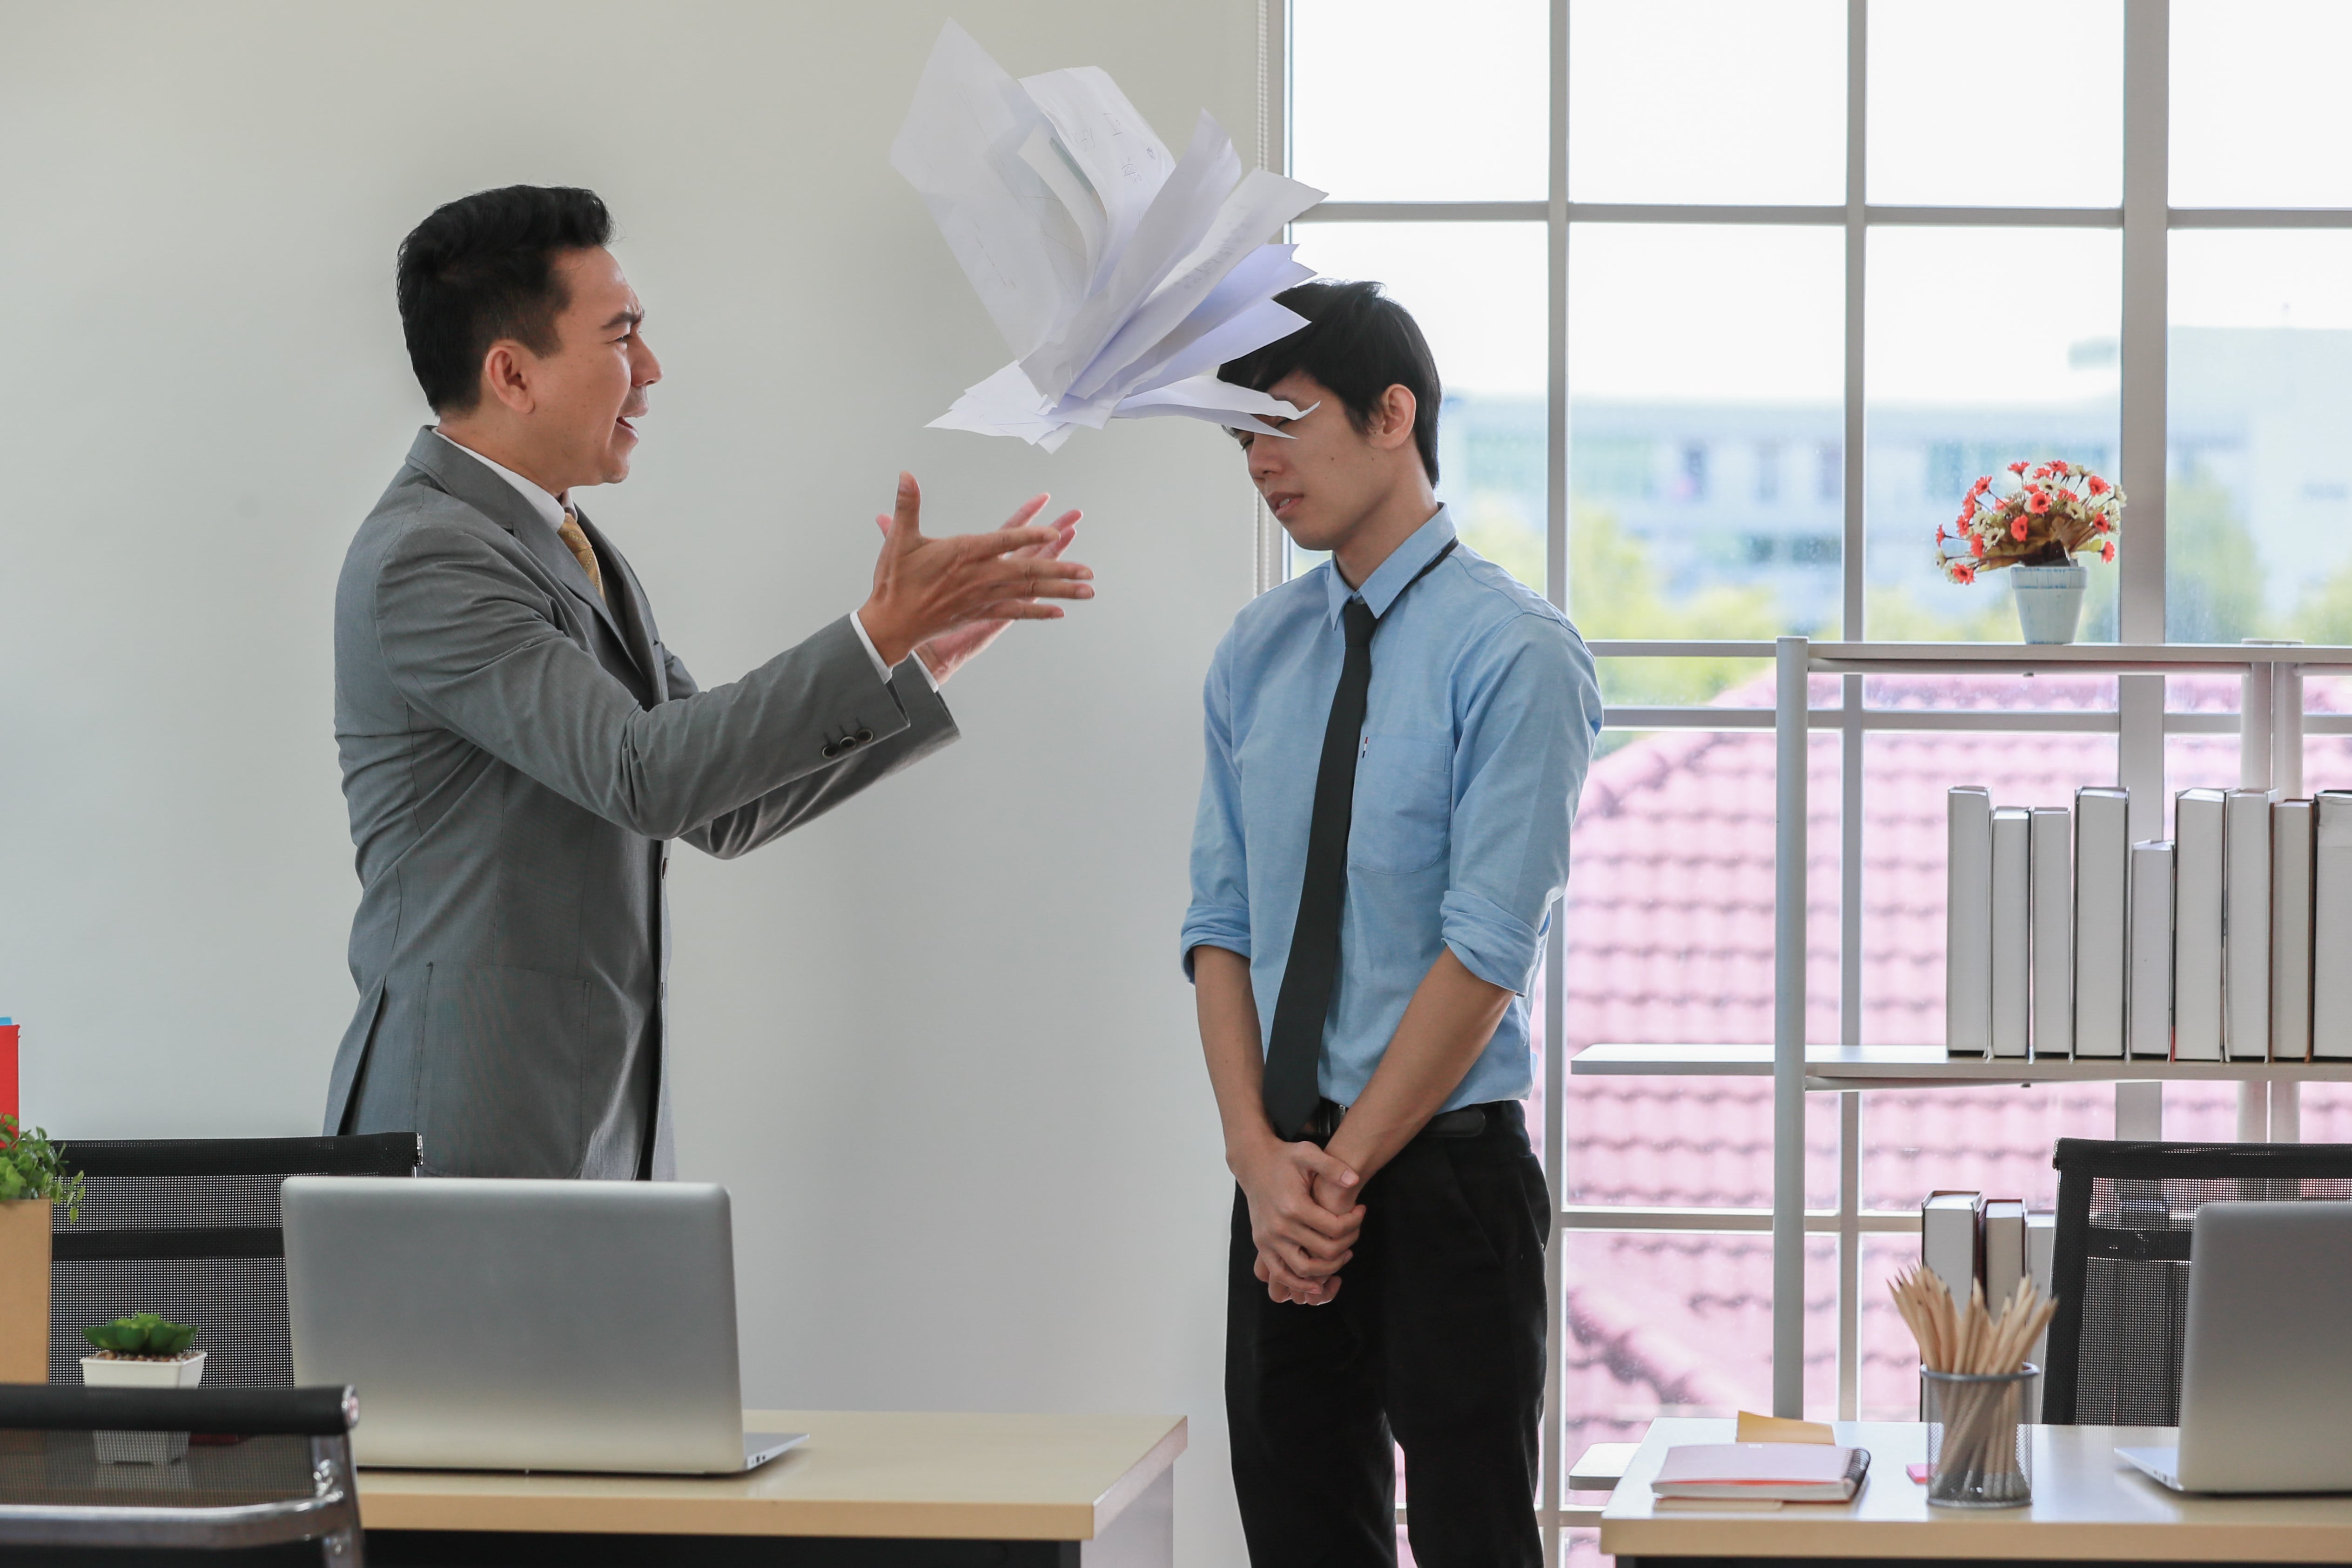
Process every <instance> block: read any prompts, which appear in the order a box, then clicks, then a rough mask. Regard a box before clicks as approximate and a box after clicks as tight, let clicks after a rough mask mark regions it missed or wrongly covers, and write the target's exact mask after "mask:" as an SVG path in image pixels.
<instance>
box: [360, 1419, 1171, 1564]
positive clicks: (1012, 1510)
mask: <svg viewBox="0 0 2352 1568" xmlns="http://www.w3.org/2000/svg"><path fill="white" fill-rule="evenodd" d="M743 1423H744V1428H745V1430H747V1431H755V1432H806V1433H807V1434H809V1438H808V1441H807V1442H805V1443H803V1444H802V1445H801V1446H800V1447H797V1448H794V1449H793V1450H792V1451H791V1452H790V1453H787V1454H785V1455H784V1456H783V1457H782V1458H778V1459H775V1460H772V1461H771V1462H770V1463H768V1464H766V1465H763V1466H761V1468H759V1469H757V1470H753V1471H751V1473H750V1474H748V1475H743V1476H722V1477H687V1476H578V1475H509V1474H489V1473H484V1472H479V1471H449V1470H377V1469H363V1470H362V1471H361V1472H360V1519H361V1521H362V1523H363V1524H364V1525H365V1526H366V1527H367V1553H368V1562H369V1563H370V1564H371V1565H372V1568H401V1565H403V1564H407V1563H436V1564H449V1565H452V1568H471V1565H476V1564H479V1565H483V1568H488V1565H489V1564H497V1565H498V1568H529V1565H532V1564H539V1563H547V1564H555V1563H562V1564H565V1565H567V1568H569V1565H571V1564H581V1565H583V1568H585V1565H590V1564H598V1563H629V1564H632V1565H645V1568H669V1565H671V1564H676V1565H677V1568H686V1565H688V1564H692V1565H694V1568H703V1565H706V1564H707V1565H709V1568H736V1565H749V1564H754V1563H756V1564H761V1565H774V1568H786V1565H794V1568H797V1565H800V1564H812V1565H814V1564H823V1565H824V1568H835V1565H839V1568H869V1565H870V1568H884V1565H888V1568H901V1565H903V1568H929V1565H931V1564H948V1563H974V1562H982V1561H985V1562H992V1563H1005V1564H1008V1565H1010V1568H1080V1565H1082V1564H1083V1565H1084V1568H1166V1565H1167V1564H1169V1563H1172V1562H1173V1561H1174V1550H1175V1548H1174V1519H1175V1513H1174V1509H1175V1470H1174V1468H1173V1467H1174V1465H1175V1462H1176V1456H1177V1455H1179V1454H1181V1453H1182V1452H1183V1451H1184V1445H1185V1424H1184V1421H1183V1419H1182V1418H1181V1417H1179V1416H1167V1415H893V1414H881V1413H874V1412H857V1411H822V1410H747V1411H745V1412H744V1413H743ZM980 1542H988V1543H992V1544H994V1545H996V1546H997V1547H999V1548H1000V1551H999V1552H998V1553H997V1554H993V1555H990V1556H987V1557H984V1558H983V1557H976V1556H975V1555H974V1554H973V1547H974V1545H975V1543H980Z"/></svg>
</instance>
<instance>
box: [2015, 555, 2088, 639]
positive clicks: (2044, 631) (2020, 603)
mask: <svg viewBox="0 0 2352 1568" xmlns="http://www.w3.org/2000/svg"><path fill="white" fill-rule="evenodd" d="M2009 581H2010V585H2011V587H2012V588H2014V589H2015V590H2016V592H2017V627H2018V630H2019V631H2020V632H2021V633H2022V634H2023V636H2024V637H2025V640H2026V641H2027V642H2030V643H2066V642H2073V641H2074V628H2075V627H2076V626H2079V625H2080V624H2081V622H2082V619H2083V590H2084V588H2085V587H2086V586H2088V585H2089V584H2090V581H2091V573H2090V569H2089V568H2088V567H2084V566H2012V567H2011V568H2010V569H2009Z"/></svg>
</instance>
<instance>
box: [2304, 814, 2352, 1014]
mask: <svg viewBox="0 0 2352 1568" xmlns="http://www.w3.org/2000/svg"><path fill="white" fill-rule="evenodd" d="M2312 804H2313V807H2314V809H2315V814H2316V816H2317V818H2318V820H2317V822H2316V823H2315V825H2314V830H2313V833H2312V841H2313V846H2314V847H2313V853H2312V878H2311V880H2312V908H2311V1055H2312V1059H2314V1060H2315V1061H2340V1060H2343V1059H2345V1058H2352V790H2338V789H2324V790H2321V791H2320V792H2319V794H2318V795H2315V796H2314V797H2313V800H2312Z"/></svg>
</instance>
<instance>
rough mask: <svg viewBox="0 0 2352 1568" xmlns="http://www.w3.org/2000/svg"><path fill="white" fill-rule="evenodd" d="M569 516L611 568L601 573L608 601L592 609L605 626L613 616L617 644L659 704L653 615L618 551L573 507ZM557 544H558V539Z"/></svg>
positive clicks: (661, 690) (663, 687) (662, 691)
mask: <svg viewBox="0 0 2352 1568" xmlns="http://www.w3.org/2000/svg"><path fill="white" fill-rule="evenodd" d="M572 516H574V517H576V518H578V519H579V520H580V531H581V532H583V533H584V534H586V535H587V536H588V542H589V543H590V544H591V545H593V547H594V548H595V551H596V553H597V556H598V557H599V559H600V560H602V561H604V562H609V563H611V564H612V566H613V570H612V571H610V572H607V573H605V574H604V592H605V594H606V595H609V597H610V599H611V601H612V602H611V603H610V604H609V605H608V604H606V603H605V602H604V600H601V599H600V600H598V601H597V606H596V607H597V608H598V609H601V610H603V611H604V613H605V614H604V619H605V621H606V622H607V623H608V624H609V623H611V622H613V621H614V619H615V618H616V617H617V619H618V621H619V626H618V628H617V629H618V631H619V633H620V637H621V644H622V646H623V647H626V648H627V649H628V650H629V657H630V658H634V659H635V660H636V661H637V668H638V669H640V670H642V671H643V672H644V673H645V677H646V681H647V682H648V683H649V684H650V685H651V686H652V687H653V690H654V700H655V701H656V702H659V701H661V700H663V699H664V697H665V696H666V694H667V682H666V681H664V680H663V679H662V676H663V670H662V668H661V661H660V660H659V659H657V658H655V657H654V638H653V616H652V615H651V614H649V613H648V612H647V610H646V596H645V595H644V594H643V593H641V592H640V591H639V590H638V588H637V574H635V573H634V572H632V571H630V570H629V563H627V562H625V561H624V560H622V559H621V552H619V551H617V550H615V549H614V548H613V542H612V541H611V540H609V539H606V538H605V537H604V534H603V533H601V532H600V531H598V530H597V527H596V525H595V524H594V523H593V522H591V521H588V514H587V513H586V512H584V511H582V510H580V509H579V508H578V507H576V506H575V507H573V508H572ZM557 542H558V543H562V541H561V540H559V541H557ZM571 553H572V552H570V551H569V550H566V551H565V552H564V554H566V555H567V556H568V555H570V554H571ZM579 564H580V563H579V562H577V561H574V562H572V566H573V568H574V569H575V570H576V569H577V568H578V567H579ZM587 575H588V574H586V573H584V572H583V573H581V574H580V576H581V581H582V583H583V585H584V584H586V581H587ZM587 591H588V594H589V595H590V596H591V597H592V598H593V597H594V595H595V590H594V589H593V588H590V589H588V590H587Z"/></svg>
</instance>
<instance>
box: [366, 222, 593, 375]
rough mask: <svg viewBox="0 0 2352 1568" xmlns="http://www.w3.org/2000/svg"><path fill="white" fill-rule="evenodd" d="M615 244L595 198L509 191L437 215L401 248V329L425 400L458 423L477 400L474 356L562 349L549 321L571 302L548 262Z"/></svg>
mask: <svg viewBox="0 0 2352 1568" xmlns="http://www.w3.org/2000/svg"><path fill="white" fill-rule="evenodd" d="M612 237H613V218H612V215H611V214H609V213H607V212H606V211H605V210H604V203H603V202H602V201H600V200H599V199H597V195H596V193H595V192H593V191H583V190H580V189H577V188H576V187H573V186H570V185H508V186H506V187H504V188H503V189H500V190H495V191H477V192H475V193H474V194H473V195H470V196H460V197H459V198H458V199H457V200H456V201H454V202H450V203H448V204H446V205H443V206H439V207H436V208H435V209H434V210H433V216H430V217H428V218H426V219H425V221H424V222H423V223H420V224H418V225H417V226H415V228H414V229H412V230H410V231H409V236H408V237H407V238H406V239H404V240H402V241H401V242H400V263H399V270H398V278H399V292H400V330H401V333H402V335H403V336H404V337H405V338H406V339H407V340H408V363H409V364H410V365H412V366H413V367H415V371H416V382H417V384H418V385H420V386H422V387H423V388H424V389H425V402H427V403H429V404H431V405H433V411H434V412H435V413H436V414H463V413H465V412H466V411H467V410H468V409H470V408H472V407H473V406H474V405H475V404H476V403H478V401H480V399H481V395H482V356H483V355H485V354H487V353H489V352H490V345H491V344H492V343H494V342H498V341H499V339H500V338H511V339H513V340H514V341H515V342H519V343H521V344H522V345H523V346H524V347H525V348H528V349H529V350H530V352H531V353H536V354H551V353H554V352H555V351H556V350H557V349H558V348H559V347H561V346H562V345H561V342H560V341H559V340H558V339H557V337H556V332H555V318H556V317H558V316H560V315H562V313H563V310H564V308H565V307H566V306H567V305H569V304H570V303H571V302H572V301H571V300H570V299H568V298H567V297H566V295H565V293H564V289H563V280H562V279H561V278H559V277H557V276H556V272H555V254H556V252H558V251H562V250H587V249H591V248H593V247H596V246H600V245H604V244H605V243H607V242H608V241H610V240H611V239H612Z"/></svg>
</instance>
